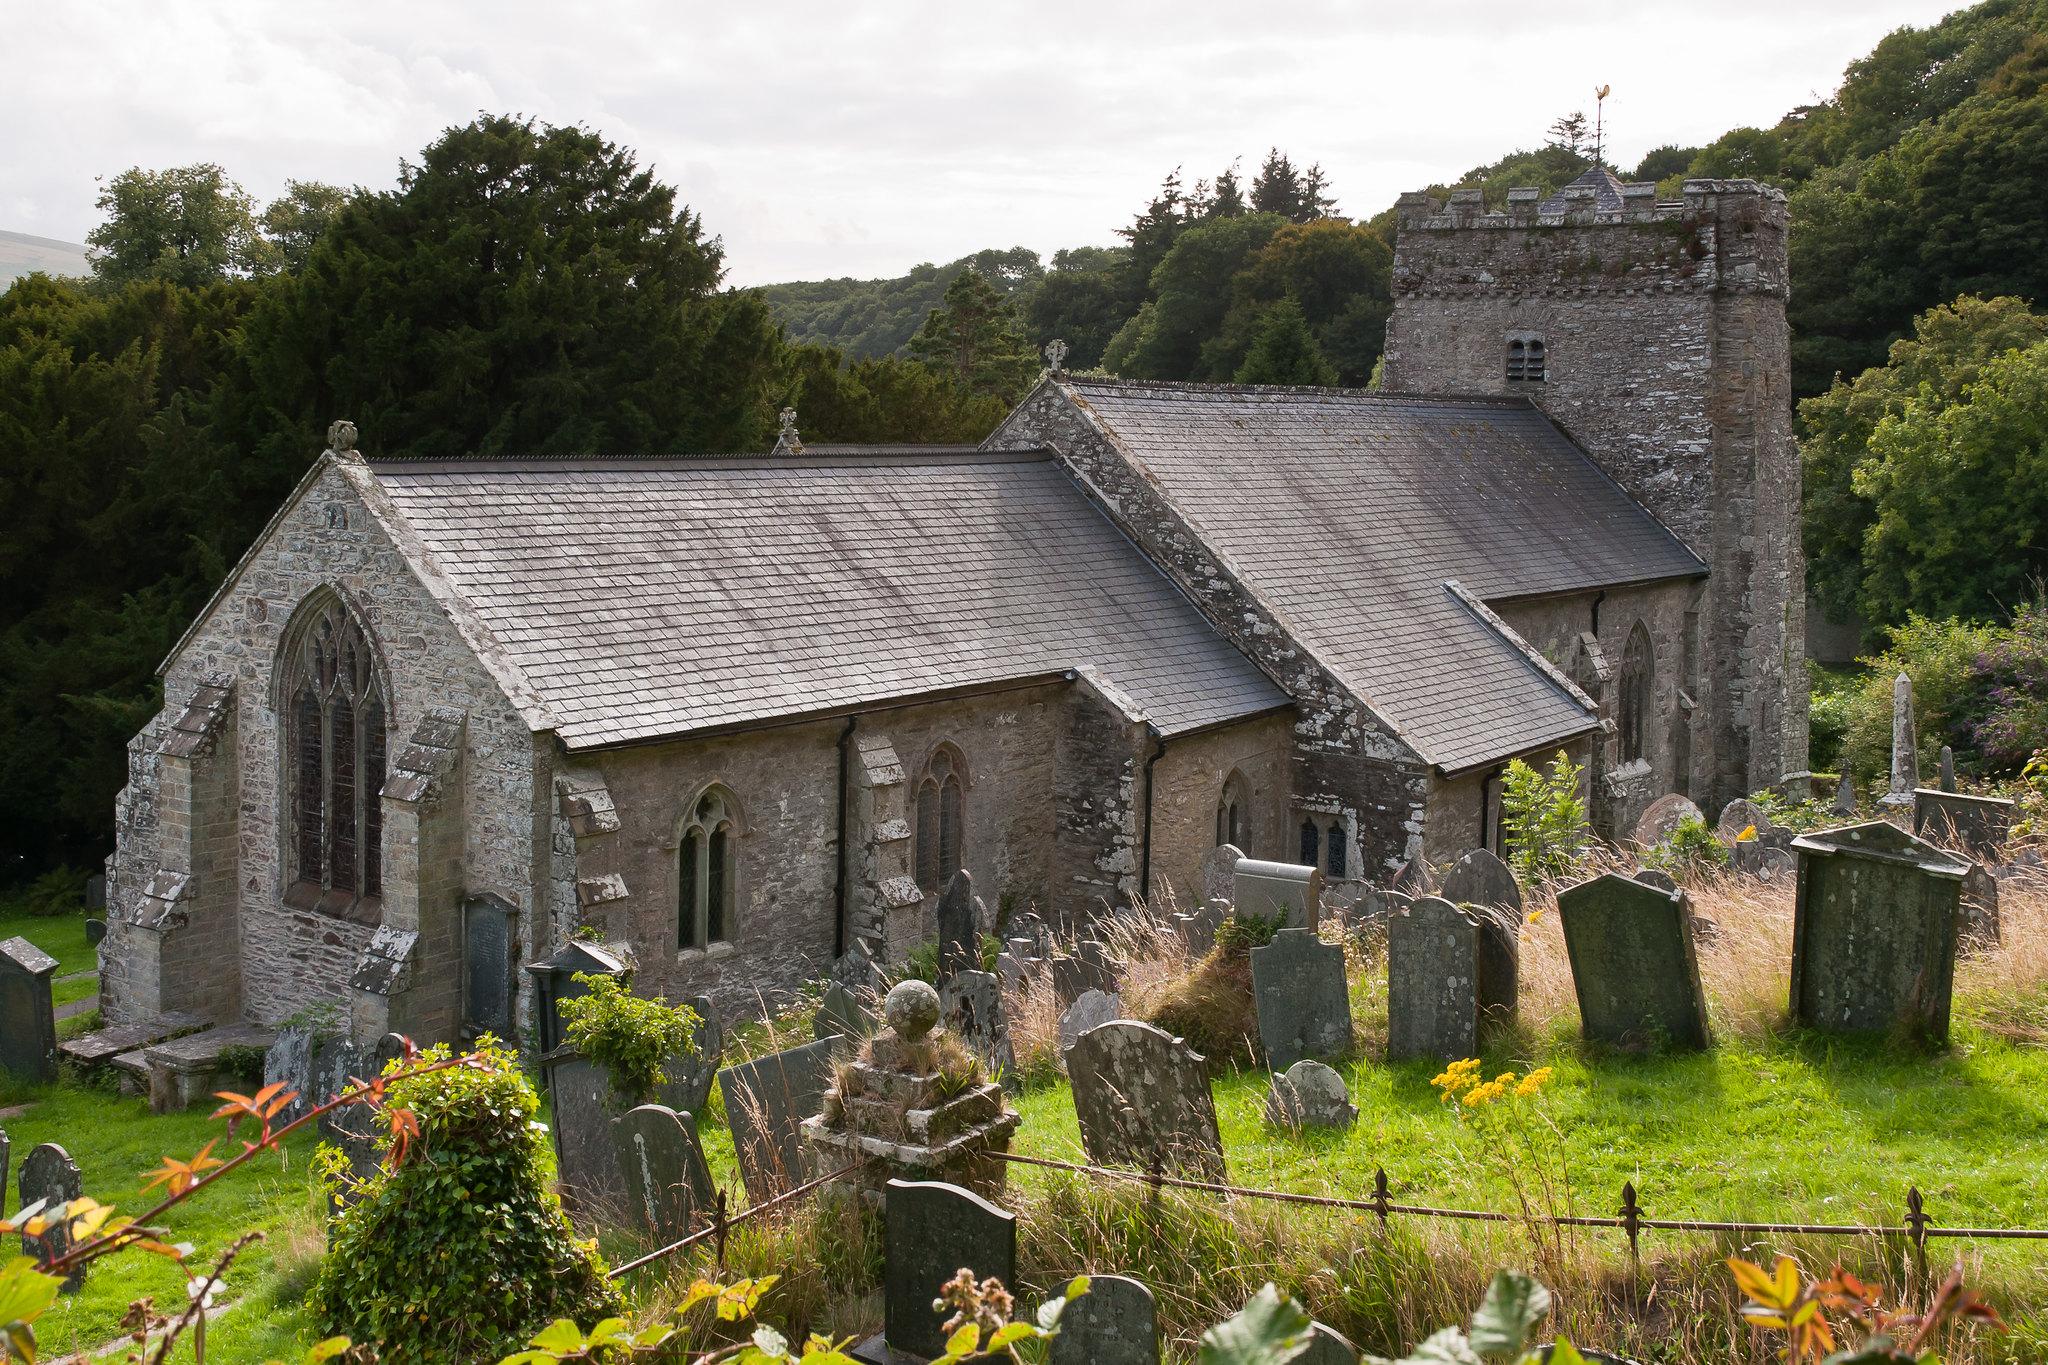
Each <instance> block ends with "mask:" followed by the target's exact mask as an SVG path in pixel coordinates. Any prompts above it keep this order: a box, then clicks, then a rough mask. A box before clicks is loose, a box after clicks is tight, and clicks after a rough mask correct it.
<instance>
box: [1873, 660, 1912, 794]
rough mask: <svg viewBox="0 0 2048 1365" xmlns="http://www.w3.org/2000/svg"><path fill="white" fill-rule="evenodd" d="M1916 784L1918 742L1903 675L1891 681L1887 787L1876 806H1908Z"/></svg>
mask: <svg viewBox="0 0 2048 1365" xmlns="http://www.w3.org/2000/svg"><path fill="white" fill-rule="evenodd" d="M1919 785H1920V740H1919V732H1918V730H1917V729H1916V728H1915V723H1914V719H1913V680H1912V679H1911V678H1909V677H1907V676H1906V675H1905V674H1904V673H1901V674H1899V676H1898V677H1896V678H1894V679H1892V778H1891V787H1890V789H1889V790H1887V791H1886V792H1885V794H1884V795H1883V796H1881V797H1879V798H1878V802H1877V803H1878V804H1879V805H1880V806H1892V807H1898V808H1903V807H1908V806H1911V805H1912V804H1913V789H1914V788H1915V787H1918V786H1919Z"/></svg>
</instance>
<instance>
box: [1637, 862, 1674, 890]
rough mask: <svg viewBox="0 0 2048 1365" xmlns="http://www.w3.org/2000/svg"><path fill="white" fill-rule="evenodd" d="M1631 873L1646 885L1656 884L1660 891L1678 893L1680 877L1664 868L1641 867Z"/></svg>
mask: <svg viewBox="0 0 2048 1365" xmlns="http://www.w3.org/2000/svg"><path fill="white" fill-rule="evenodd" d="M1630 875H1631V876H1633V877H1634V878H1635V879H1636V880H1637V881H1639V882H1641V883H1642V884H1643V885H1644V886H1654V887H1656V888H1657V889H1658V890H1659V891H1669V892H1673V893H1676V892H1677V890H1678V879H1677V878H1676V877H1674V876H1672V875H1671V874H1670V873H1669V872H1666V871H1664V870H1663V869H1662V868H1658V867H1639V868H1637V869H1636V870H1635V871H1634V872H1633V873H1631V874H1630Z"/></svg>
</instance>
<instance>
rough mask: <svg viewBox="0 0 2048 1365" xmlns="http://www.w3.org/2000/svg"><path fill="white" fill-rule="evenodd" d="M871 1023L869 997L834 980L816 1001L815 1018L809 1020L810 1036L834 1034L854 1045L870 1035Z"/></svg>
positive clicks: (873, 1027) (873, 1023)
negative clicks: (816, 1012) (816, 1010)
mask: <svg viewBox="0 0 2048 1365" xmlns="http://www.w3.org/2000/svg"><path fill="white" fill-rule="evenodd" d="M875 1026H876V1025H875V1007H874V1005H873V1003H872V997H871V996H870V995H869V994H868V993H867V992H864V991H857V990H855V989H853V988H852V987H851V986H847V985H843V984H842V983H840V982H837V981H834V982H833V983H832V984H831V985H829V986H827V987H825V994H824V996H823V997H822V998H821V999H820V1000H819V1001H818V1014H817V1017H816V1018H815V1019H813V1020H812V1021H811V1037H813V1038H833V1037H838V1038H844V1039H845V1040H846V1041H847V1042H848V1043H849V1044H857V1043H859V1042H861V1041H862V1040H864V1039H867V1038H871V1037H873V1036H874V1032H875Z"/></svg>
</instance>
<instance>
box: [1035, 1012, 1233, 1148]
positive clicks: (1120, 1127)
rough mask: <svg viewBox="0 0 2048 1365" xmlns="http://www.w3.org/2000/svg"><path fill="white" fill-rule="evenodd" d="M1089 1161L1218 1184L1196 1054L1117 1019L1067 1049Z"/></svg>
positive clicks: (1217, 1138) (1218, 1142)
mask: <svg viewBox="0 0 2048 1365" xmlns="http://www.w3.org/2000/svg"><path fill="white" fill-rule="evenodd" d="M1067 1075H1068V1076H1069V1077H1070V1078H1071V1080H1072V1082H1073V1091H1074V1113H1075V1116H1076V1118H1078V1119H1079V1121H1080V1127H1081V1143H1082V1145H1083V1146H1084V1147H1086V1148H1087V1150H1088V1159H1089V1160H1091V1161H1095V1162H1099V1163H1102V1164H1105V1165H1108V1164H1115V1165H1123V1166H1136V1167H1139V1168H1145V1167H1149V1166H1150V1165H1151V1164H1152V1162H1153V1161H1155V1160H1157V1161H1158V1162H1159V1163H1160V1165H1161V1167H1162V1168H1163V1169H1165V1170H1167V1171H1171V1172H1176V1173H1184V1174H1190V1175H1193V1176H1195V1177H1197V1178H1199V1179H1206V1180H1214V1181H1220V1180H1222V1179H1223V1176H1224V1166H1223V1138H1222V1135H1221V1134H1220V1133H1219V1132H1218V1130H1217V1126H1216V1101H1215V1098H1214V1097H1213V1096H1212V1095H1211V1094H1210V1093H1209V1073H1208V1068H1207V1067H1206V1066H1205V1065H1204V1064H1203V1061H1202V1054H1200V1053H1199V1052H1196V1051H1195V1050H1194V1049H1193V1048H1191V1047H1189V1046H1188V1045H1187V1043H1185V1042H1184V1041H1182V1040H1181V1039H1179V1038H1176V1037H1174V1036H1173V1035H1172V1034H1170V1033H1167V1032H1166V1031H1165V1030H1163V1029H1159V1028H1155V1027H1153V1026H1152V1025H1151V1024H1141V1023H1138V1022H1136V1021H1134V1020H1130V1019H1118V1020H1115V1021H1113V1022H1111V1023H1107V1024H1103V1025H1101V1026H1099V1027H1097V1028H1094V1029H1090V1030H1089V1031H1088V1032H1087V1033H1084V1034H1082V1035H1081V1037H1080V1038H1079V1039H1078V1040H1076V1041H1075V1043H1074V1045H1073V1047H1071V1048H1069V1049H1068V1050H1067Z"/></svg>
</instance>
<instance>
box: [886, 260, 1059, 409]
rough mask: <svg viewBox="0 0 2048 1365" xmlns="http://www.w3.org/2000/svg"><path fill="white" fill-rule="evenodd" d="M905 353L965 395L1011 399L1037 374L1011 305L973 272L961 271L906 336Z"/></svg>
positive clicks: (1034, 357) (1015, 310)
mask: <svg viewBox="0 0 2048 1365" xmlns="http://www.w3.org/2000/svg"><path fill="white" fill-rule="evenodd" d="M910 354H911V355H912V356H914V357H916V358H917V359H919V360H921V361H923V362H924V363H925V364H926V365H929V366H930V367H931V368H932V369H934V370H937V371H940V372H941V373H945V374H950V375H951V376H952V377H953V378H954V379H955V380H957V381H958V382H959V383H960V384H961V385H962V386H963V387H965V388H966V389H967V391H968V392H969V393H972V394H975V395H977V396H980V397H985V398H1001V399H1003V400H1005V401H1014V400H1015V399H1017V398H1020V397H1022V396H1023V393H1024V389H1025V387H1026V386H1027V385H1029V384H1030V383H1031V379H1032V376H1033V375H1035V374H1036V373H1037V372H1038V361H1037V357H1036V356H1034V355H1033V354H1032V351H1031V343H1030V342H1029V341H1027V340H1025V337H1024V328H1023V325H1022V323H1020V322H1019V321H1018V318H1017V305H1016V304H1015V303H1014V302H1012V301H1011V300H1009V299H1007V298H1004V297H1003V296H1002V295H1001V294H999V293H997V292H996V288H995V286H994V285H992V284H990V283H989V282H988V280H987V279H986V278H985V277H984V276H983V275H982V273H981V272H980V271H978V270H972V269H969V270H963V271H961V272H960V273H959V274H958V275H956V276H954V278H953V282H952V283H951V284H949V285H947V286H946V297H945V298H944V300H943V301H941V303H940V304H939V306H938V307H937V308H934V309H932V311H931V312H930V314H928V315H927V316H926V317H925V320H924V326H922V327H920V328H918V329H917V335H916V336H914V337H912V338H911V339H910Z"/></svg>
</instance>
